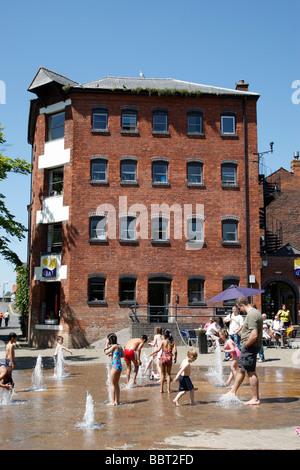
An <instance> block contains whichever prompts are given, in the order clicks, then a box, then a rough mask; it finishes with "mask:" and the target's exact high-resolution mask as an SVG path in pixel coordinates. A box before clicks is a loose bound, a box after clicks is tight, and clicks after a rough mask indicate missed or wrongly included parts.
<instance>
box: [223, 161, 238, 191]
mask: <svg viewBox="0 0 300 470" xmlns="http://www.w3.org/2000/svg"><path fill="white" fill-rule="evenodd" d="M236 170H237V166H236V165H234V164H230V163H225V164H223V165H222V184H224V185H228V186H230V185H236V184H237V179H236Z"/></svg>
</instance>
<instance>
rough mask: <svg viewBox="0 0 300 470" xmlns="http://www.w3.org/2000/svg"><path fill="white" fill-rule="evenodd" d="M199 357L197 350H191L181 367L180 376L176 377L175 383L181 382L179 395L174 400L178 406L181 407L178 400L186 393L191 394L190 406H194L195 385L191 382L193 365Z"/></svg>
mask: <svg viewBox="0 0 300 470" xmlns="http://www.w3.org/2000/svg"><path fill="white" fill-rule="evenodd" d="M197 357H198V353H197V351H196V349H189V350H188V353H187V357H186V359H184V360H183V361H182V363H181V365H180V369H179V372H178V374H177V375H176V377H175V379H174V380H173V382H176V381H177V380H179V393H178V394H177V396H176V397H175V398H174V400H173V403H175V405H176V406H180V405H179V403H178V400H179V399H180V398H181V397H182V396H183V395H184V394H185V393H186V392H190V404H191V405H194V404H195V402H194V390H195V389H194V385H193V384H192V382H191V379H190V375H191V363H192V362H194V361H195V360H196V359H197Z"/></svg>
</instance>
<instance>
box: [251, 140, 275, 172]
mask: <svg viewBox="0 0 300 470" xmlns="http://www.w3.org/2000/svg"><path fill="white" fill-rule="evenodd" d="M273 146H274V142H270V150H266V151H265V152H258V153H253V155H257V160H254V162H255V163H258V175H259V174H260V172H259V165H260V161H261V158H262V156H263V155H265V154H266V153H273Z"/></svg>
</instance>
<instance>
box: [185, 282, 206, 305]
mask: <svg viewBox="0 0 300 470" xmlns="http://www.w3.org/2000/svg"><path fill="white" fill-rule="evenodd" d="M188 298H189V303H199V302H204V279H198V278H192V279H189V281H188Z"/></svg>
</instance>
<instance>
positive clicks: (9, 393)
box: [0, 388, 15, 405]
mask: <svg viewBox="0 0 300 470" xmlns="http://www.w3.org/2000/svg"><path fill="white" fill-rule="evenodd" d="M14 394H15V393H14V389H11V390H7V389H6V388H3V389H2V398H0V405H10V404H11V403H12V401H13V396H14Z"/></svg>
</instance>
